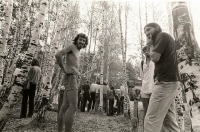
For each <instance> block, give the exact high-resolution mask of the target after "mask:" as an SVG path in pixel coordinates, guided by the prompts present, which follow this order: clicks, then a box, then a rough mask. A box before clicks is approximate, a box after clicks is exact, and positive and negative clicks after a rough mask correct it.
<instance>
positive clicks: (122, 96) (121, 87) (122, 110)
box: [119, 83, 125, 114]
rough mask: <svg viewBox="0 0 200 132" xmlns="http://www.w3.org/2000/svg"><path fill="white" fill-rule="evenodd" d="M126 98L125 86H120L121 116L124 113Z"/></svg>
mask: <svg viewBox="0 0 200 132" xmlns="http://www.w3.org/2000/svg"><path fill="white" fill-rule="evenodd" d="M124 96H125V87H124V86H123V84H122V83H121V84H120V101H119V102H120V108H119V114H123V113H124Z"/></svg>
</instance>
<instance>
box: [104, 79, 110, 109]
mask: <svg viewBox="0 0 200 132" xmlns="http://www.w3.org/2000/svg"><path fill="white" fill-rule="evenodd" d="M108 91H109V86H108V84H107V82H106V81H104V82H103V110H104V111H105V113H106V112H107V94H108Z"/></svg>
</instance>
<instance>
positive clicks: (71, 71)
mask: <svg viewBox="0 0 200 132" xmlns="http://www.w3.org/2000/svg"><path fill="white" fill-rule="evenodd" d="M64 72H65V74H75V75H80V72H79V71H78V70H77V69H76V68H72V69H69V70H66V69H65V70H64Z"/></svg>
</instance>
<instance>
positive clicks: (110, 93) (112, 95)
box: [107, 86, 115, 116]
mask: <svg viewBox="0 0 200 132" xmlns="http://www.w3.org/2000/svg"><path fill="white" fill-rule="evenodd" d="M107 96H108V100H109V110H108V115H111V116H113V114H114V109H113V105H114V99H115V90H114V87H113V86H111V88H110V90H109V91H108V95H107Z"/></svg>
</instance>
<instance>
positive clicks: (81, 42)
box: [73, 33, 88, 50]
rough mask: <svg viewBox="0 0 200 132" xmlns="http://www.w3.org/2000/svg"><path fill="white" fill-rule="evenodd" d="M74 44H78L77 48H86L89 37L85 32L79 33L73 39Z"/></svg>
mask: <svg viewBox="0 0 200 132" xmlns="http://www.w3.org/2000/svg"><path fill="white" fill-rule="evenodd" d="M73 44H74V45H76V47H77V49H79V50H80V49H82V48H86V47H87V45H88V37H87V36H86V35H85V34H83V33H79V34H78V35H77V36H76V37H75V38H74V40H73Z"/></svg>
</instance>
